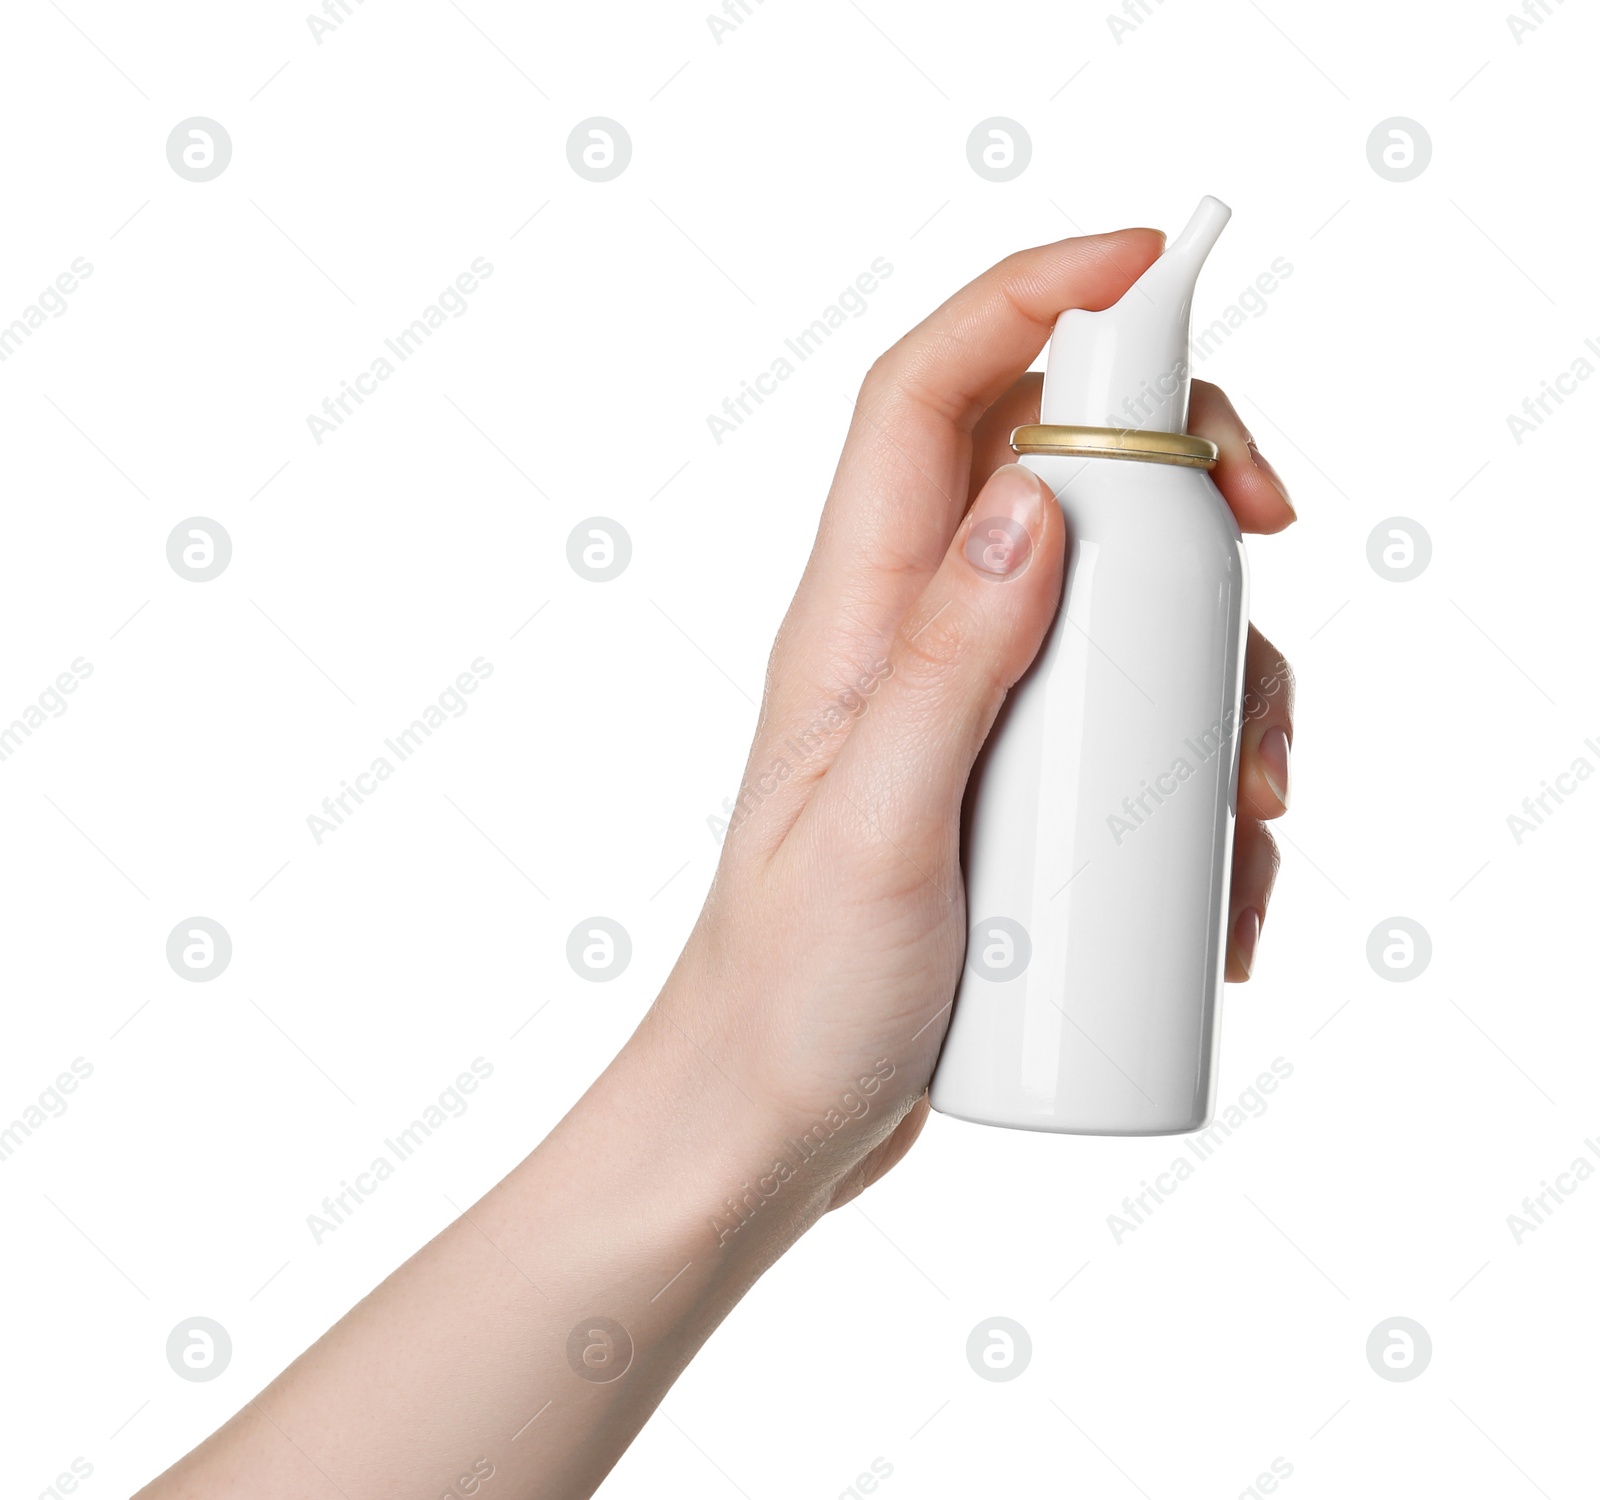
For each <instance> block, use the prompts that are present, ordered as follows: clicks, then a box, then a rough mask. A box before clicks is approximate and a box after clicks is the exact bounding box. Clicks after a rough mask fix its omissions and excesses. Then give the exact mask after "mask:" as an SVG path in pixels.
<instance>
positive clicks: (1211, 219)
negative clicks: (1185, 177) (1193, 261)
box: [1167, 197, 1233, 256]
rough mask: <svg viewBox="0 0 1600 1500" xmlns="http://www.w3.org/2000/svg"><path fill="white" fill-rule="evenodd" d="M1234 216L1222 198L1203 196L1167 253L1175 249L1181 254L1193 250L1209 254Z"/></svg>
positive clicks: (1196, 252)
mask: <svg viewBox="0 0 1600 1500" xmlns="http://www.w3.org/2000/svg"><path fill="white" fill-rule="evenodd" d="M1232 217H1233V210H1232V209H1231V208H1229V207H1228V205H1227V204H1226V203H1224V202H1223V201H1222V200H1221V199H1220V198H1212V197H1205V198H1202V199H1201V200H1200V206H1199V207H1198V208H1197V209H1195V211H1194V213H1193V214H1191V215H1190V217H1189V222H1188V223H1187V224H1185V225H1184V226H1183V230H1182V232H1181V233H1180V234H1179V235H1178V237H1177V239H1175V240H1174V241H1173V242H1172V243H1171V244H1170V245H1169V246H1168V247H1167V254H1168V255H1171V254H1172V253H1173V252H1174V251H1176V252H1177V253H1178V254H1180V255H1186V254H1189V253H1191V252H1193V253H1195V254H1197V255H1200V256H1204V255H1207V254H1209V253H1210V251H1211V247H1212V246H1213V245H1214V244H1216V242H1217V237H1218V236H1219V235H1220V234H1221V233H1222V231H1223V229H1224V228H1226V226H1227V223H1228V220H1229V219H1231V218H1232Z"/></svg>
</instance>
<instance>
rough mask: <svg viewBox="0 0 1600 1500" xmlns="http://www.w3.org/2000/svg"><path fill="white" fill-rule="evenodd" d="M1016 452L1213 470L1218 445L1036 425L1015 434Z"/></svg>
mask: <svg viewBox="0 0 1600 1500" xmlns="http://www.w3.org/2000/svg"><path fill="white" fill-rule="evenodd" d="M1011 447H1012V450H1013V451H1014V452H1016V453H1059V454H1062V455H1065V456H1067V457H1080V458H1129V459H1134V460H1137V461H1139V462H1143V463H1152V464H1180V465H1182V466H1183V467H1185V468H1190V469H1212V468H1215V467H1216V463H1217V445H1216V444H1215V443H1213V442H1212V441H1211V439H1210V438H1203V437H1194V436H1193V435H1192V434H1190V433H1187V432H1140V431H1138V430H1137V429H1135V428H1123V427H1055V426H1049V425H1041V424H1035V425H1033V426H1029V427H1018V428H1016V429H1015V430H1014V431H1013V432H1012V434H1011Z"/></svg>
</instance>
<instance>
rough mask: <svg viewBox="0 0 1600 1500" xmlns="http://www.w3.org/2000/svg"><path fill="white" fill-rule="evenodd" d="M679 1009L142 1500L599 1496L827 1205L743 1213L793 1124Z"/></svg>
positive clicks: (791, 1196)
mask: <svg viewBox="0 0 1600 1500" xmlns="http://www.w3.org/2000/svg"><path fill="white" fill-rule="evenodd" d="M671 1002H672V996H671V995H670V994H668V995H664V996H663V997H662V1000H661V1001H660V1002H658V1007H657V1010H656V1011H655V1012H653V1013H652V1015H651V1016H650V1017H649V1018H648V1019H647V1020H646V1022H645V1023H644V1024H643V1025H642V1026H641V1027H640V1029H639V1031H638V1032H637V1033H636V1034H635V1036H634V1037H633V1038H632V1040H631V1041H630V1042H629V1043H628V1045H627V1047H625V1048H624V1050H623V1051H622V1053H620V1054H619V1056H618V1057H617V1058H616V1060H615V1061H614V1062H613V1063H612V1065H611V1066H610V1067H609V1068H608V1069H607V1070H606V1072H605V1073H604V1074H603V1075H602V1076H601V1078H600V1079H599V1080H598V1081H597V1082H596V1083H595V1084H594V1086H593V1087H592V1088H591V1089H590V1090H589V1092H588V1093H587V1094H585V1095H584V1097H583V1099H582V1100H580V1101H579V1103H578V1104H577V1105H576V1106H575V1107H574V1108H573V1109H572V1111H571V1112H570V1113H569V1114H568V1115H567V1117H566V1118H565V1119H564V1120H563V1121H562V1122H561V1124H560V1125H559V1126H557V1128H556V1129H555V1130H554V1131H553V1132H552V1133H551V1135H550V1136H549V1137H548V1138H547V1139H546V1140H545V1142H544V1143H543V1144H542V1145H541V1146H540V1147H539V1148H538V1149H537V1150H536V1151H535V1152H533V1154H532V1155H530V1156H529V1157H528V1158H527V1159H526V1160H525V1161H523V1162H522V1163H521V1164H520V1165H519V1166H518V1167H517V1168H516V1169H515V1170H513V1171H512V1172H511V1173H510V1175H509V1176H507V1177H506V1178H505V1179H504V1180H503V1181H502V1182H501V1183H500V1184H499V1185H498V1186H496V1187H495V1188H494V1189H493V1190H492V1191H491V1192H489V1193H488V1194H487V1195H486V1196H485V1197H484V1198H483V1199H482V1200H480V1201H479V1202H478V1203H477V1204H476V1205H474V1206H473V1207H472V1208H470V1209H469V1210H468V1211H467V1212H466V1214H465V1215H464V1216H463V1217H462V1218H461V1219H459V1220H457V1221H456V1222H455V1223H454V1224H452V1225H451V1226H450V1227H449V1228H448V1229H446V1230H445V1231H444V1232H443V1233H442V1234H440V1235H439V1236H438V1237H437V1238H436V1239H434V1240H433V1241H431V1242H430V1243H429V1244H428V1245H426V1246H424V1247H423V1249H421V1250H420V1251H418V1252H417V1254H416V1255H414V1256H413V1257H412V1258H411V1259H410V1260H409V1261H408V1262H407V1263H406V1264H405V1265H403V1266H402V1267H400V1269H399V1270H397V1271H396V1272H395V1273H394V1274H393V1275H392V1276H390V1277H389V1278H388V1279H387V1280H386V1281H385V1282H384V1283H383V1284H382V1285H381V1286H379V1287H378V1288H377V1289H376V1290H375V1291H374V1292H373V1293H372V1294H371V1295H370V1296H368V1297H367V1298H366V1299H365V1300H364V1301H362V1302H361V1303H360V1304H359V1305H358V1306H357V1307H355V1308H354V1309H353V1310H352V1311H351V1312H350V1313H349V1314H348V1315H347V1316H346V1317H345V1318H343V1319H342V1320H341V1321H340V1322H339V1323H338V1324H337V1325H336V1326H335V1327H334V1328H332V1329H331V1330H330V1331H329V1332H328V1333H327V1334H326V1335H325V1336H324V1337H323V1338H322V1339H321V1340H319V1341H318V1343H317V1344H315V1345H314V1346H313V1347H312V1348H311V1349H309V1350H308V1351H307V1352H306V1353H305V1354H304V1355H302V1356H301V1358H300V1359H298V1360H296V1361H295V1363H294V1364H293V1365H292V1366H290V1368H289V1369H288V1370H286V1371H285V1372H284V1373H283V1374H282V1375H281V1376H280V1377H279V1378H278V1379H277V1380H276V1381H274V1382H273V1383H272V1384H271V1385H270V1386H269V1387H268V1388H267V1389H266V1390H265V1391H263V1392H262V1393H261V1394H260V1395H259V1396H257V1397H256V1398H255V1399H254V1400H253V1401H252V1402H251V1403H250V1404H249V1405H247V1406H246V1407H245V1408H244V1409H243V1410H242V1411H241V1412H240V1413H239V1414H238V1415H237V1416H235V1417H234V1418H233V1420H232V1421H230V1422H229V1423H228V1424H227V1425H226V1426H225V1427H224V1428H222V1429H221V1430H220V1431H219V1432H218V1433H217V1434H216V1435H215V1436H213V1437H212V1438H211V1439H210V1440H209V1441H208V1442H206V1443H205V1444H204V1445H202V1446H201V1447H200V1448H199V1449H197V1450H196V1451H195V1452H194V1453H193V1454H191V1455H190V1456H189V1457H188V1458H187V1459H185V1460H184V1461H183V1462H182V1463H181V1464H179V1465H178V1466H177V1467H176V1468H174V1469H172V1470H170V1471H169V1472H168V1473H167V1474H166V1475H164V1476H163V1477H162V1478H161V1479H159V1480H157V1481H156V1482H155V1483H154V1484H153V1485H152V1486H151V1487H150V1488H149V1489H148V1490H146V1491H145V1492H144V1494H145V1496H147V1497H148V1500H179V1497H189V1496H195V1497H199V1496H202V1495H205V1496H208V1497H209V1496H214V1495H217V1494H227V1495H232V1496H240V1497H246V1496H248V1497H267V1496H280V1495H282V1496H290V1495H292V1496H295V1497H297V1500H299V1497H306V1496H314V1495H320V1494H323V1493H326V1494H327V1495H329V1496H336V1495H339V1494H343V1495H345V1496H348V1497H350V1500H361V1497H366V1496H374V1497H376V1496H380V1495H381V1496H384V1497H398V1496H410V1495H415V1496H417V1497H419V1500H423V1497H426V1500H434V1497H437V1496H439V1495H440V1494H442V1493H444V1492H446V1490H447V1489H448V1488H449V1487H450V1486H452V1485H456V1486H458V1492H459V1487H460V1484H461V1481H462V1480H463V1479H464V1478H467V1477H468V1476H472V1475H474V1474H476V1475H477V1476H479V1479H480V1481H481V1479H482V1478H483V1477H484V1476H486V1475H487V1474H488V1472H489V1471H490V1469H491V1468H492V1471H493V1475H494V1485H493V1490H492V1491H491V1494H493V1495H499V1496H501V1497H503V1500H513V1497H517V1496H529V1495H534V1494H537V1495H539V1496H540V1497H567V1496H582V1495H587V1494H589V1493H590V1492H591V1491H592V1490H593V1489H594V1487H595V1486H596V1485H598V1484H599V1482H600V1481H601V1479H603V1478H604V1476H605V1475H606V1473H607V1472H608V1471H609V1470H610V1468H611V1466H612V1465H613V1464H614V1463H615V1462H616V1460H617V1458H618V1457H619V1456H620V1454H621V1453H622V1451H623V1450H624V1449H625V1448H626V1447H627V1445H628V1443H629V1442H630V1441H631V1440H632V1438H633V1437H634V1435H635V1433H636V1432H637V1431H638V1429H639V1428H640V1427H641V1426H642V1425H643V1424H644V1422H645V1420H646V1419H647V1418H648V1417H649V1415H650V1413H651V1412H652V1411H653V1410H654V1408H655V1406H656V1404H657V1403H658V1402H659V1401H660V1400H661V1398H662V1396H663V1395H664V1394H665V1393H666V1391H667V1390H668V1388H669V1387H670V1386H671V1384H672V1382H673V1381H674V1380H675V1379H676V1377H677V1375H678V1374H679V1372H680V1371H681V1370H682V1369H683V1367H684V1366H685V1365H686V1364H687V1363H688V1361H689V1359H690V1358H691V1357H692V1356H693V1355H694V1353H695V1352H696V1351H697V1350H698V1349H699V1347H700V1345H701V1344H702V1343H703V1342H704V1340H705V1339H706V1337H707V1336H708V1335H709V1334H710V1333H711V1331H712V1330H713V1329H714V1328H715V1327H716V1325H717V1324H718V1323H719V1322H720V1321H721V1319H722V1318H723V1317H724V1316H725V1315H726V1314H727V1312H728V1310H729V1309H730V1308H732V1307H733V1306H734V1304H735V1303H736V1302H737V1301H738V1300H739V1298H740V1297H741V1296H742V1295H743V1294H744V1292H745V1291H746V1290H748V1288H749V1287H750V1286H751V1285H752V1284H753V1283H754V1281H755V1280H756V1278H757V1277H758V1276H760V1274H761V1273H762V1272H763V1271H764V1270H765V1269H766V1268H767V1267H768V1266H769V1265H770V1264H771V1263H772V1261H773V1260H774V1259H776V1258H777V1256H778V1255H779V1254H781V1253H782V1250H783V1249H784V1248H785V1247H786V1246H787V1245H788V1244H790V1243H792V1241H793V1239H794V1238H795V1237H796V1236H797V1235H798V1234H800V1233H801V1232H802V1231H803V1230H804V1228H805V1227H806V1226H807V1225H809V1224H810V1223H811V1222H813V1221H814V1220H815V1218H816V1217H817V1216H818V1215H819V1214H820V1213H821V1212H822V1211H823V1210H824V1208H825V1207H826V1203H827V1200H828V1197H829V1195H830V1192H831V1181H830V1179H829V1177H828V1175H827V1173H826V1172H825V1171H820V1172H815V1173H808V1174H805V1176H804V1177H800V1176H797V1177H796V1179H795V1180H793V1181H792V1182H789V1183H786V1184H785V1187H784V1191H783V1192H781V1193H778V1194H775V1195H774V1197H773V1199H772V1201H770V1202H767V1201H763V1202H762V1206H761V1209H760V1212H759V1213H749V1212H748V1211H747V1212H746V1213H744V1214H743V1215H741V1214H740V1213H737V1212H735V1211H734V1210H732V1209H730V1207H729V1200H730V1199H734V1200H737V1199H739V1198H740V1197H741V1195H743V1194H744V1193H745V1184H746V1183H748V1182H753V1181H755V1180H757V1179H758V1178H759V1176H760V1175H761V1174H762V1173H763V1172H765V1171H766V1170H767V1169H768V1167H769V1166H770V1165H771V1163H772V1161H773V1159H774V1157H775V1155H776V1154H777V1153H778V1151H780V1150H781V1148H782V1138H783V1128H782V1126H781V1124H780V1123H779V1122H778V1121H777V1119H776V1116H775V1115H773V1114H771V1113H770V1112H769V1111H768V1110H766V1109H765V1108H764V1107H763V1106H758V1105H757V1104H756V1103H755V1099H754V1097H752V1096H753V1095H754V1096H757V1097H758V1096H759V1094H758V1090H757V1089H756V1088H755V1087H754V1085H753V1084H752V1083H751V1082H750V1081H749V1080H748V1079H746V1081H745V1083H744V1084H743V1085H741V1084H740V1083H739V1082H738V1081H737V1080H736V1077H735V1076H734V1074H735V1073H736V1072H737V1068H736V1066H735V1067H731V1068H729V1071H728V1072H727V1073H724V1072H723V1071H722V1068H721V1067H720V1066H719V1064H718V1063H717V1062H714V1061H712V1059H711V1057H710V1056H709V1055H708V1053H707V1052H704V1051H702V1050H701V1049H700V1046H699V1045H698V1043H697V1041H696V1040H694V1039H691V1038H690V1036H689V1035H688V1034H687V1033H686V1032H685V1031H683V1030H682V1029H680V1027H679V1026H678V1024H677V1023H676V1022H674V1021H673V1020H671V1019H669V1018H668V1017H669V1016H670V1015H671V1013H672V1009H673V1006H672V1003H671ZM713 1050H715V1049H713ZM474 1488H476V1486H474Z"/></svg>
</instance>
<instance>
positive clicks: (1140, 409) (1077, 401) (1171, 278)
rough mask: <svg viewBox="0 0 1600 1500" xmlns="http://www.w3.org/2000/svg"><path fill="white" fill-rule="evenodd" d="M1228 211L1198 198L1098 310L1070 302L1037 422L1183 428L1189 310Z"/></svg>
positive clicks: (1053, 340) (1055, 336)
mask: <svg viewBox="0 0 1600 1500" xmlns="http://www.w3.org/2000/svg"><path fill="white" fill-rule="evenodd" d="M1232 215H1233V210H1232V209H1230V208H1229V207H1228V206H1227V204H1225V203H1220V202H1218V201H1217V199H1215V198H1202V199H1201V200H1200V206H1199V207H1198V208H1197V209H1195V211H1194V214H1193V216H1192V217H1191V218H1190V220H1189V222H1188V223H1187V224H1185V225H1184V227H1183V232H1182V233H1181V234H1179V236H1178V237H1177V239H1175V240H1174V241H1173V242H1172V243H1171V244H1170V245H1168V246H1167V248H1166V251H1165V252H1164V253H1163V254H1162V255H1161V256H1160V257H1159V258H1158V259H1157V260H1156V261H1155V262H1154V264H1152V265H1151V266H1150V268H1149V269H1148V270H1147V271H1146V272H1145V273H1144V275H1143V276H1141V277H1140V278H1139V279H1138V280H1137V281H1136V282H1134V284H1133V285H1132V286H1131V287H1129V288H1128V290H1127V291H1126V292H1125V293H1124V294H1123V296H1122V298H1121V300H1120V301H1118V302H1116V303H1115V304H1114V305H1112V306H1111V307H1108V308H1106V309H1105V310H1104V311H1103V312H1085V311H1084V310H1082V309H1081V308H1069V309H1068V310H1067V311H1066V312H1064V313H1062V314H1061V316H1060V317H1059V318H1057V319H1056V326H1055V330H1054V332H1053V333H1052V334H1051V335H1050V358H1049V362H1048V365H1047V367H1046V370H1045V377H1044V395H1043V397H1042V399H1041V402H1040V410H1039V420H1040V422H1042V423H1046V424H1049V425H1055V426H1064V427H1115V428H1135V429H1138V430H1140V431H1144V432H1183V431H1184V430H1186V428H1187V427H1188V425H1189V309H1190V305H1191V304H1192V303H1193V301H1194V287H1195V282H1196V281H1197V280H1198V279H1199V276H1200V267H1201V266H1202V265H1203V264H1204V263H1205V258H1206V256H1207V255H1208V254H1210V252H1211V247H1212V246H1213V245H1214V244H1216V242H1217V237H1218V235H1220V234H1221V233H1222V230H1223V226H1224V225H1226V224H1227V222H1228V220H1229V219H1230V218H1231V217H1232Z"/></svg>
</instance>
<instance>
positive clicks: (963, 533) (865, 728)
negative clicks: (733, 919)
mask: <svg viewBox="0 0 1600 1500" xmlns="http://www.w3.org/2000/svg"><path fill="white" fill-rule="evenodd" d="M1065 529H1066V528H1065V523H1064V521H1063V519H1062V515H1061V508H1060V507H1059V506H1058V505H1057V504H1056V500H1055V496H1054V495H1053V494H1052V493H1051V491H1050V488H1049V486H1048V485H1046V484H1045V483H1044V482H1043V481H1042V480H1041V479H1040V478H1039V477H1038V476H1037V475H1036V474H1034V473H1033V471H1032V470H1030V469H1025V468H1023V467H1022V465H1020V464H1007V465H1006V466H1005V467H1004V468H1001V469H997V470H996V471H995V472H994V474H993V475H991V476H990V478H989V481H988V483H987V484H985V485H984V487H983V488H982V489H981V490H980V491H979V492H978V497H977V499H976V500H974V501H973V503H972V508H971V510H970V511H969V512H968V513H967V517H966V520H965V521H964V522H963V523H962V525H961V526H960V527H959V528H958V529H957V531H956V535H955V538H954V540H953V541H952V542H951V543H950V546H949V549H948V550H947V551H946V553H945V556H944V559H943V561H942V562H941V563H940V564H939V568H938V570H937V571H936V572H935V573H934V575H933V577H932V578H931V579H930V580H929V582H928V585H927V587H926V588H925V589H924V590H923V592H922V594H921V596H920V597H919V598H918V599H917V601H916V603H915V604H913V605H912V606H911V608H910V609H909V610H908V611H907V613H906V616H905V619H904V620H903V621H902V622H901V625H900V629H899V631H898V633H897V635H896V638H895V641H894V644H893V645H892V647H891V648H890V651H889V673H888V677H887V680H886V681H885V682H884V684H883V685H882V686H881V687H880V688H879V689H878V691H877V692H876V693H875V694H874V695H873V697H872V699H871V706H870V707H869V708H868V710H867V712H866V713H865V715H864V716H863V717H862V719H861V720H860V722H859V723H857V725H856V726H855V728H854V729H852V730H851V732H850V737H849V738H848V739H847V740H846V741H845V743H844V746H843V748H842V750H841V751H840V755H839V758H838V760H837V761H836V762H835V763H834V765H833V766H832V767H831V768H830V770H829V772H828V775H827V777H826V779H825V781H824V783H823V786H822V789H821V800H822V803H823V804H824V807H823V808H819V811H822V810H824V809H825V811H826V812H827V814H828V816H829V817H830V819H831V818H838V819H839V820H840V821H842V822H843V823H846V824H852V823H859V822H860V821H862V819H863V817H864V818H865V820H866V821H867V823H868V824H869V825H870V826H871V827H872V828H873V830H874V831H875V832H876V833H877V835H878V836H879V837H882V838H884V839H887V840H889V841H890V842H891V843H893V844H894V845H895V847H896V848H897V849H899V850H900V852H901V853H903V854H904V855H905V856H906V857H907V858H908V859H911V860H912V861H914V862H917V863H919V864H920V863H921V862H922V860H923V859H924V858H927V859H935V858H938V857H939V856H940V855H941V854H943V853H944V852H945V851H947V850H948V849H949V848H950V847H951V846H952V844H953V841H954V838H955V835H956V832H957V824H958V818H959V812H960V808H961V798H962V795H963V793H964V792H965V790H966V785H967V776H968V774H969V773H970V771H971V770H972V764H973V761H974V760H975V759H976V758H977V754H978V751H979V749H980V748H981V747H982V745H983V742H984V740H985V739H986V738H987V737H988V733H989V730H990V728H991V727H992V725H993V724H994V720H995V715H996V714H997V713H999V711H1000V706H1001V704H1002V703H1003V702H1004V701H1005V696H1006V693H1007V692H1008V691H1009V689H1010V688H1011V686H1012V684H1014V683H1015V682H1016V680H1017V679H1018V678H1019V677H1020V676H1021V675H1022V674H1023V673H1024V672H1025V671H1026V670H1027V669H1028V665H1029V663H1030V662H1032V660H1033V658H1034V656H1035V655H1036V654H1037V652H1038V650H1039V646H1040V643H1041V642H1042V641H1043V640H1044V637H1045V633H1046V631H1048V630H1049V628H1050V622H1051V620H1052V619H1053V618H1054V616H1055V612H1056V607H1057V605H1058V604H1059V603H1060V601H1061V569H1062V558H1063V554H1064V551H1065V547H1064V541H1065Z"/></svg>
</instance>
